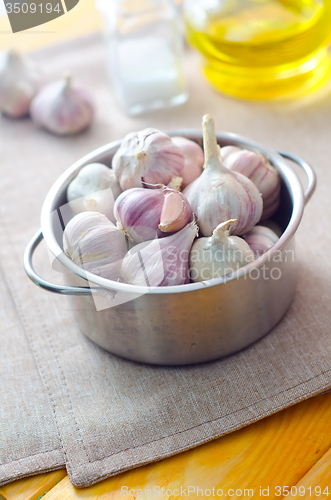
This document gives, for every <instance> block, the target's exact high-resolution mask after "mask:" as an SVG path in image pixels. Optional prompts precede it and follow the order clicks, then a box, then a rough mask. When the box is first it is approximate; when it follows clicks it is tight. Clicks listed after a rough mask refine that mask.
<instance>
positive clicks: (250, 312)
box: [24, 130, 315, 365]
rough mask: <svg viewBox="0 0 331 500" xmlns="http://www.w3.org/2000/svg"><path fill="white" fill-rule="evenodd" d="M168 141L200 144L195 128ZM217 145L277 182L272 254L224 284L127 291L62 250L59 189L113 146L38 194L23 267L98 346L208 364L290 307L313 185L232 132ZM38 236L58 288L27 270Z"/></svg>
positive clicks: (158, 359) (134, 355)
mask: <svg viewBox="0 0 331 500" xmlns="http://www.w3.org/2000/svg"><path fill="white" fill-rule="evenodd" d="M170 135H181V136H185V137H187V138H189V139H192V140H195V141H196V142H198V143H200V144H201V143H202V134H201V132H197V131H190V130H176V131H173V132H172V133H170ZM217 139H218V143H219V144H220V146H225V145H235V146H239V147H242V148H246V149H250V150H252V151H255V152H260V153H262V154H263V155H264V156H266V158H267V159H268V160H269V161H270V162H271V164H272V165H273V166H274V167H276V168H277V169H278V171H279V173H280V176H281V179H282V189H281V197H282V199H281V205H280V208H279V210H278V212H277V213H276V215H275V216H274V217H273V218H274V220H275V221H276V222H278V224H279V225H280V226H281V228H282V230H283V233H282V236H281V237H280V239H279V241H278V242H277V243H276V244H275V245H274V246H273V247H272V249H270V250H269V251H268V252H266V253H265V254H264V255H262V256H261V257H259V258H258V259H257V260H255V261H254V262H252V263H250V264H249V265H247V266H245V267H244V268H242V269H240V270H239V271H238V272H237V273H236V274H235V275H233V276H231V278H230V279H229V278H228V277H222V278H215V279H212V280H209V281H205V282H200V283H190V284H187V285H181V286H171V287H155V288H149V287H136V286H134V285H128V284H124V283H118V282H114V281H109V280H106V279H104V278H101V277H99V276H97V275H94V274H91V273H88V272H86V271H84V270H83V269H81V268H80V267H78V266H77V265H75V264H74V263H73V262H72V261H71V260H70V259H69V258H68V257H67V256H66V255H65V254H64V253H63V250H62V246H61V245H62V231H63V227H61V224H60V222H61V221H62V218H61V215H60V217H59V216H58V214H60V210H59V208H60V207H61V206H63V205H64V204H66V202H67V200H66V190H67V186H68V184H69V183H70V182H71V180H72V179H73V178H74V177H75V176H76V175H77V173H78V171H79V170H80V169H81V168H82V167H83V166H85V165H87V164H88V163H92V162H101V163H105V164H106V165H108V166H110V164H111V159H112V156H113V154H114V153H115V151H116V150H117V149H118V147H119V144H120V142H119V141H117V142H113V143H111V144H108V145H106V146H103V147H101V148H99V149H97V150H96V151H94V152H92V153H91V154H89V155H87V156H85V157H84V158H82V159H81V160H79V161H78V162H76V163H75V164H74V165H72V166H71V167H70V168H69V169H68V170H67V171H66V172H64V174H62V175H61V177H60V178H59V179H58V180H57V181H56V182H55V184H54V185H53V187H52V188H51V190H50V191H49V193H48V195H47V196H46V199H45V202H44V205H43V207H42V212H41V230H40V231H38V233H37V234H36V235H35V236H34V238H32V240H31V241H30V243H29V244H28V246H27V248H26V251H25V255H24V266H25V270H26V272H27V274H28V276H29V277H30V278H31V280H32V281H33V282H34V283H35V284H36V285H38V286H40V287H42V288H44V289H45V290H48V291H50V292H54V293H60V294H63V295H69V296H70V298H71V300H72V301H73V303H74V305H73V309H74V310H75V315H76V320H77V323H78V325H79V327H80V329H81V330H82V332H84V333H85V335H87V336H88V337H89V338H90V339H91V340H93V341H94V342H96V343H97V344H98V345H100V346H101V347H103V348H104V349H107V350H108V351H110V352H112V353H114V354H117V355H119V356H122V357H124V358H127V359H131V360H134V361H140V362H145V363H152V364H158V365H184V364H190V363H201V362H204V361H211V360H215V359H218V358H220V357H222V356H226V355H229V354H232V353H234V352H236V351H238V350H240V349H242V348H244V347H246V346H248V345H250V344H252V343H253V342H255V341H256V340H258V339H260V338H261V337H262V336H263V335H265V334H266V333H267V332H269V331H270V330H271V328H273V327H274V326H275V325H276V323H277V322H278V321H279V320H280V319H281V318H282V316H283V315H284V314H285V312H286V310H287V309H288V307H289V305H290V304H291V301H292V298H293V294H294V290H295V275H296V272H295V260H294V233H295V232H296V230H297V228H298V225H299V223H300V220H301V217H302V214H303V209H304V205H305V203H307V201H308V200H309V198H310V196H311V195H312V193H313V191H314V188H315V175H314V172H313V170H312V169H311V167H310V166H309V165H308V164H307V163H306V162H305V161H303V160H302V159H300V158H298V157H295V156H293V155H290V154H287V153H282V152H278V153H277V152H276V151H273V150H271V149H269V148H266V147H264V146H262V145H260V144H258V143H255V142H253V141H250V140H249V139H246V138H243V137H240V136H237V135H235V134H231V133H221V134H218V135H217ZM284 158H286V159H288V160H291V161H292V162H295V163H296V164H297V165H299V166H300V167H302V169H303V170H304V171H305V173H306V175H307V178H308V184H307V187H306V190H305V192H303V189H302V186H301V183H300V181H299V179H298V177H297V175H296V174H295V172H294V171H293V170H292V169H291V168H290V166H289V165H288V164H287V163H286V162H285V161H284ZM62 222H63V221H62ZM43 237H44V238H45V241H46V244H47V246H48V248H49V250H50V251H51V253H52V254H53V255H54V256H55V257H56V262H58V263H59V262H60V263H61V264H62V266H64V267H63V269H64V270H65V274H64V276H65V280H66V283H67V285H63V286H59V285H55V284H52V283H49V282H47V281H45V280H44V279H43V278H41V277H40V276H38V275H37V274H36V273H35V271H34V269H33V266H32V256H33V253H34V250H35V248H36V247H37V245H38V244H39V243H40V241H41V240H42V238H43ZM87 280H88V281H87Z"/></svg>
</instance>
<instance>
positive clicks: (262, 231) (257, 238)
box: [243, 226, 279, 257]
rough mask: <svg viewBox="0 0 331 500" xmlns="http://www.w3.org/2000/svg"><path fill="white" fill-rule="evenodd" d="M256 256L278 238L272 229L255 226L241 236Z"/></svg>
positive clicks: (272, 244) (266, 249) (267, 248)
mask: <svg viewBox="0 0 331 500" xmlns="http://www.w3.org/2000/svg"><path fill="white" fill-rule="evenodd" d="M243 238H244V240H245V241H246V243H247V244H248V245H249V246H250V247H251V249H252V250H253V252H254V254H255V256H256V257H259V256H260V255H262V254H264V253H265V252H267V251H268V250H269V249H270V248H271V247H273V246H274V244H275V243H276V242H277V241H278V240H279V238H278V236H277V234H276V233H274V231H272V230H271V229H270V228H268V227H265V226H255V227H253V228H252V229H251V230H250V231H249V232H248V233H247V234H245V235H244V236H243Z"/></svg>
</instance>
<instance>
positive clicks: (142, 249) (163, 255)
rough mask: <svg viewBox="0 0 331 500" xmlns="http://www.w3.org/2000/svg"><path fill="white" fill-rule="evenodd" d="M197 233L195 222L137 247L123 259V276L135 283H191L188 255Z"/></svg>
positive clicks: (152, 285) (154, 284) (149, 285)
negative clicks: (169, 234)
mask: <svg viewBox="0 0 331 500" xmlns="http://www.w3.org/2000/svg"><path fill="white" fill-rule="evenodd" d="M197 235H198V227H197V224H196V222H195V221H193V222H190V223H189V224H187V225H186V226H185V227H184V228H183V229H181V230H180V231H178V232H177V233H175V234H172V235H171V236H166V237H165V238H162V239H157V238H155V239H154V240H152V241H145V242H143V243H140V244H139V245H136V246H134V247H133V248H132V249H131V250H129V251H128V253H127V254H126V256H125V257H124V259H123V262H122V269H121V273H122V277H123V279H124V281H125V282H126V283H129V284H131V285H136V286H148V287H155V286H174V285H184V284H186V283H189V282H190V275H189V255H190V251H191V247H192V244H193V241H194V239H195V238H196V236H197Z"/></svg>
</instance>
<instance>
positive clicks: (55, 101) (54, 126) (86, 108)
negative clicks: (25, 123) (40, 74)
mask: <svg viewBox="0 0 331 500" xmlns="http://www.w3.org/2000/svg"><path fill="white" fill-rule="evenodd" d="M30 114H31V118H32V120H33V121H34V122H35V123H36V124H38V125H41V126H43V127H44V128H46V129H47V130H48V131H49V132H52V133H54V134H58V135H69V134H76V133H78V132H81V131H82V130H84V129H86V128H87V127H88V126H89V125H90V124H91V122H92V120H93V114H94V110H93V104H92V97H91V95H90V93H89V92H88V91H87V89H85V88H83V87H81V86H77V85H75V84H72V82H71V78H70V77H69V76H66V77H65V78H63V79H62V80H60V81H57V82H53V83H49V84H48V85H45V86H44V87H43V88H42V89H41V90H40V92H38V94H37V95H36V97H35V98H34V99H33V101H32V102H31V108H30Z"/></svg>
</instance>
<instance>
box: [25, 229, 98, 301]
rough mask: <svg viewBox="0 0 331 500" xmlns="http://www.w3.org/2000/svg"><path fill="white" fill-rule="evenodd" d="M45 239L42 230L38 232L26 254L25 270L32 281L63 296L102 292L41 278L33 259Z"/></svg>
mask: <svg viewBox="0 0 331 500" xmlns="http://www.w3.org/2000/svg"><path fill="white" fill-rule="evenodd" d="M42 239H43V233H42V231H41V229H39V231H37V233H36V234H35V235H34V237H33V238H32V239H31V241H30V242H29V244H28V246H27V247H26V249H25V252H24V259H23V262H24V269H25V272H26V274H27V275H28V276H29V278H30V280H31V281H33V282H34V283H35V284H36V285H37V286H39V287H40V288H43V289H44V290H47V291H48V292H53V293H59V294H62V295H91V293H92V292H93V291H98V292H100V288H89V287H78V286H67V285H55V284H54V283H50V282H49V281H46V280H44V279H43V278H41V277H40V276H39V275H38V274H37V273H36V272H35V270H34V269H33V265H32V258H33V254H34V251H35V250H36V248H37V246H38V245H39V243H40V242H41V241H42Z"/></svg>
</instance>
